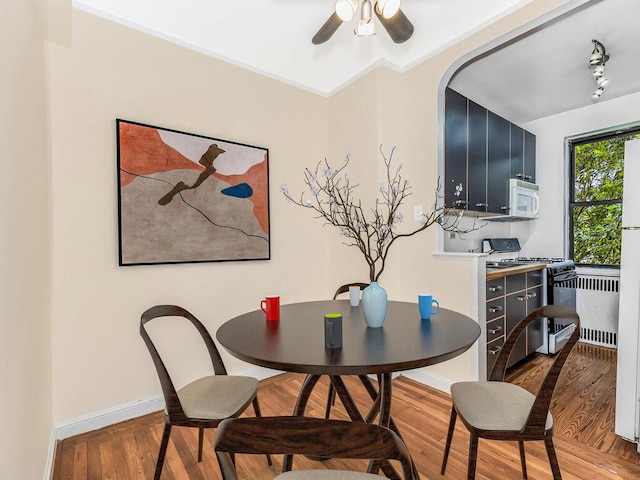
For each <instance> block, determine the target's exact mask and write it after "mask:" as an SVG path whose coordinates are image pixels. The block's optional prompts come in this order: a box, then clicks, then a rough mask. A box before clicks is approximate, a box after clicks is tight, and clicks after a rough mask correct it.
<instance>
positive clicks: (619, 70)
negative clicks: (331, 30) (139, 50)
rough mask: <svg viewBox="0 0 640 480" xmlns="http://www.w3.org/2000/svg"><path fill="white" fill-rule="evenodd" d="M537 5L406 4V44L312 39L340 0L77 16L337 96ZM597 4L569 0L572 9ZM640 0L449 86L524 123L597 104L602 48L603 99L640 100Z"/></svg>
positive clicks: (91, 4) (154, 3) (539, 32)
mask: <svg viewBox="0 0 640 480" xmlns="http://www.w3.org/2000/svg"><path fill="white" fill-rule="evenodd" d="M530 1H532V0H487V1H479V0H403V1H402V10H403V12H404V13H405V14H406V15H407V17H408V18H409V19H410V20H411V22H412V23H413V24H414V26H415V32H414V34H413V36H412V37H411V38H410V39H409V40H408V41H407V42H405V43H403V44H395V43H393V41H392V40H391V39H390V38H389V36H388V35H387V33H386V31H385V30H384V28H383V27H382V25H381V24H380V23H378V20H377V19H375V22H376V23H377V31H378V34H377V35H375V36H374V37H371V38H357V37H355V36H354V35H353V28H354V24H353V21H352V22H351V24H343V25H342V26H341V27H340V28H339V29H338V31H337V32H336V33H335V34H334V36H333V37H332V38H331V39H330V40H329V41H328V42H327V43H325V44H322V45H313V44H312V43H311V38H312V37H313V35H314V34H315V32H316V31H317V30H318V29H319V28H320V26H322V24H323V23H324V22H325V21H326V20H327V18H328V17H329V16H330V15H331V13H332V12H333V5H334V0H73V5H74V7H77V8H80V9H83V10H85V11H88V12H90V13H94V14H96V15H100V16H103V17H106V18H109V19H111V20H114V21H116V22H120V23H123V24H125V25H127V26H130V27H132V28H135V29H138V30H141V31H144V32H147V33H150V34H152V35H156V36H159V37H161V38H165V39H167V40H169V41H172V42H175V43H178V44H180V45H183V46H186V47H188V48H192V49H194V50H197V51H200V52H203V53H205V54H208V55H211V56H213V57H216V58H220V59H223V60H226V61H229V62H232V63H234V64H237V65H241V66H243V67H246V68H249V69H251V70H253V71H257V72H260V73H262V74H264V75H267V76H269V77H272V78H276V79H278V80H281V81H284V82H287V83H289V84H292V85H296V86H298V87H301V88H304V89H307V90H310V91H312V92H315V93H319V94H322V95H331V94H332V93H334V92H335V91H337V90H339V89H340V88H342V87H343V86H345V85H347V84H348V83H350V82H351V81H353V80H354V79H355V78H358V77H359V76H361V75H362V74H364V73H366V72H368V71H370V70H371V69H372V68H374V67H375V66H377V65H380V64H385V65H388V66H390V67H392V68H395V69H397V70H398V71H404V70H407V69H408V68H410V67H412V66H413V65H416V64H417V63H419V62H421V61H423V60H424V59H426V58H428V57H429V56H432V55H434V54H436V53H437V52H439V51H441V50H443V49H444V48H446V47H447V46H448V45H451V44H452V43H455V42H456V41H459V40H460V39H462V38H464V37H467V36H469V35H471V34H472V33H473V32H475V31H477V30H479V29H480V28H482V27H484V26H486V25H487V24H490V23H492V22H494V21H496V20H497V19H499V18H500V17H503V16H505V15H507V14H508V13H510V12H512V11H514V10H516V9H518V8H520V7H522V6H523V5H525V4H527V3H529V2H530ZM585 1H586V0H570V2H569V5H577V4H581V3H584V2H585ZM639 22H640V0H591V1H587V2H586V3H585V5H583V6H582V7H579V8H578V9H575V10H573V11H571V12H570V13H568V14H566V15H565V16H563V17H560V18H558V19H555V20H553V21H552V22H550V23H548V24H546V25H542V26H541V27H539V28H537V29H535V30H534V31H532V32H529V33H526V34H523V35H521V36H520V37H518V38H516V39H514V40H511V41H510V42H509V44H508V45H506V46H502V47H497V48H496V49H494V50H493V51H491V52H489V53H488V54H483V55H482V58H480V59H478V60H477V61H474V62H472V63H470V64H469V65H467V66H465V67H464V68H463V69H461V70H460V71H459V72H458V73H457V74H456V75H455V76H454V77H453V79H452V81H451V83H450V85H451V86H452V88H454V89H455V90H457V91H459V92H460V93H462V94H463V95H465V96H467V97H469V98H471V99H473V100H475V101H476V102H477V103H480V104H481V105H483V106H485V107H487V108H489V109H491V110H492V111H494V112H496V113H498V114H500V115H502V116H504V117H505V118H508V119H509V120H510V121H512V122H514V123H518V124H522V123H526V122H528V121H531V120H534V119H537V118H542V117H546V116H549V115H552V114H555V113H559V112H563V111H567V110H571V109H574V108H578V107H581V106H585V105H589V104H591V103H593V102H594V100H593V99H592V98H591V93H592V92H593V90H595V88H596V84H595V81H594V79H593V77H592V75H591V72H590V69H589V63H588V59H589V56H590V54H591V51H592V47H593V44H592V43H591V40H592V39H594V38H595V39H597V40H599V41H600V42H602V43H603V44H604V45H605V47H606V48H607V53H609V54H610V55H611V59H610V60H609V62H607V64H606V72H605V74H606V76H607V77H609V79H610V84H609V85H608V86H607V87H606V90H605V93H604V95H603V96H602V97H601V99H600V100H599V102H605V101H607V100H609V99H612V98H616V97H619V96H622V95H627V94H629V93H634V92H639V91H640V24H639Z"/></svg>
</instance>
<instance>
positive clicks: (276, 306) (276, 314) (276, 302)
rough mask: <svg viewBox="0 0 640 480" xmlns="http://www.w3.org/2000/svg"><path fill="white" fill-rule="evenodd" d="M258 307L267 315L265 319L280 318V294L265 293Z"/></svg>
mask: <svg viewBox="0 0 640 480" xmlns="http://www.w3.org/2000/svg"><path fill="white" fill-rule="evenodd" d="M260 308H261V309H262V311H263V312H264V313H265V314H266V315H267V320H280V296H278V295H267V296H266V297H265V299H264V300H262V301H261V302H260Z"/></svg>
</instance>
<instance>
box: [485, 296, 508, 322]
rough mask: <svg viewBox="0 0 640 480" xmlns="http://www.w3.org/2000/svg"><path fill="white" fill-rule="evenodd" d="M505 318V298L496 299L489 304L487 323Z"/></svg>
mask: <svg viewBox="0 0 640 480" xmlns="http://www.w3.org/2000/svg"><path fill="white" fill-rule="evenodd" d="M502 316H504V297H500V298H494V299H493V300H489V301H488V302H487V322H490V321H491V320H493V319H494V318H498V317H502Z"/></svg>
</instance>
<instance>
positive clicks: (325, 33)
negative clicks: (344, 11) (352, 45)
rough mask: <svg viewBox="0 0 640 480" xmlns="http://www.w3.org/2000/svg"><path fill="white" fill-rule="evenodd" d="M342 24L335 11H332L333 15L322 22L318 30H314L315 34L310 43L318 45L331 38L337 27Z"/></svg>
mask: <svg viewBox="0 0 640 480" xmlns="http://www.w3.org/2000/svg"><path fill="white" fill-rule="evenodd" d="M340 25H342V20H341V19H340V17H339V16H338V14H337V13H336V12H333V15H331V16H330V17H329V19H328V20H327V21H326V22H324V25H322V26H321V27H320V30H318V31H317V32H316V34H315V35H314V36H313V38H312V39H311V43H313V44H314V45H320V44H321V43H324V42H326V41H327V40H329V39H330V38H331V36H332V35H333V34H334V33H336V30H338V27H339V26H340Z"/></svg>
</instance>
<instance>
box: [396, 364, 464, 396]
mask: <svg viewBox="0 0 640 480" xmlns="http://www.w3.org/2000/svg"><path fill="white" fill-rule="evenodd" d="M402 376H403V377H407V378H410V379H412V380H415V381H416V382H420V383H422V384H424V385H427V386H429V387H433V388H435V389H437V390H440V391H441V392H444V393H448V394H449V395H451V385H453V383H454V382H452V381H451V380H449V379H448V378H445V377H441V376H440V375H435V374H433V373H430V372H425V371H424V370H421V369H418V370H407V371H405V372H402Z"/></svg>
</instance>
